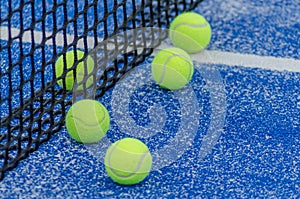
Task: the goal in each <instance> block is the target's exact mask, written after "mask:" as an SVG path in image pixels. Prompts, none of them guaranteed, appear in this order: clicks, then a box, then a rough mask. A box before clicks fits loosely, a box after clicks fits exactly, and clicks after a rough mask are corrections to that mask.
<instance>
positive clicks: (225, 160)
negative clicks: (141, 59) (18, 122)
mask: <svg viewBox="0 0 300 199" xmlns="http://www.w3.org/2000/svg"><path fill="white" fill-rule="evenodd" d="M299 9H300V5H299V2H297V1H293V2H288V1H264V3H261V2H256V1H252V2H249V1H246V0H239V1H229V0H227V1H204V2H203V3H202V4H200V5H199V7H198V10H199V12H200V13H201V14H203V15H204V16H205V17H206V18H207V19H208V21H209V22H210V23H211V25H212V28H213V38H212V42H211V44H210V45H209V47H208V49H213V50H223V51H229V52H239V53H249V54H256V55H268V56H275V57H288V58H296V59H300V55H299V54H300V53H299V31H300V22H299V17H300V16H299ZM24 48H26V46H24ZM1 53H2V52H1ZM151 60H152V58H151V57H150V58H149V59H148V60H147V61H146V62H145V64H144V65H143V66H140V68H143V67H147V66H149V63H150V62H151ZM195 64H196V66H197V67H203V66H201V65H199V64H198V63H195ZM2 67H5V62H1V69H2ZM204 67H205V68H206V71H207V72H208V73H214V72H215V71H217V72H218V73H219V74H220V77H221V80H222V82H223V84H222V86H224V89H225V92H224V94H225V96H226V104H223V105H224V106H226V117H225V122H224V125H223V131H222V132H221V134H220V137H218V140H217V143H216V145H214V146H213V148H212V150H211V151H210V152H209V153H208V155H207V156H205V157H204V158H199V148H200V147H201V146H202V145H203V139H204V138H205V136H206V134H207V131H208V129H209V127H210V124H211V123H212V120H213V119H214V118H211V114H212V112H213V106H212V100H211V98H210V97H211V93H210V91H209V88H208V87H207V85H208V82H207V81H206V80H205V78H203V76H202V75H201V70H200V69H197V70H196V72H195V75H194V77H193V79H192V81H191V83H190V87H191V88H192V89H193V91H194V94H195V97H196V101H197V104H198V108H199V109H198V113H197V114H195V113H193V112H190V114H189V115H188V116H186V117H189V118H191V119H194V120H195V121H198V122H199V126H198V128H197V129H196V132H195V133H196V134H195V136H194V137H193V139H192V142H191V143H189V144H188V147H187V150H186V151H184V153H183V154H182V156H180V157H179V158H178V159H176V160H175V161H174V162H172V163H171V164H170V165H167V166H164V167H163V168H160V169H156V170H154V171H152V172H151V173H150V175H149V176H148V177H147V179H146V180H145V181H144V182H143V183H142V184H139V185H136V186H131V187H123V186H119V185H116V184H114V183H113V182H112V181H111V180H110V179H109V177H108V176H107V174H106V173H105V170H104V166H103V164H102V160H101V158H100V157H101V153H103V151H102V152H101V151H100V152H99V151H98V153H99V154H100V155H99V156H97V153H91V151H90V150H89V148H88V147H87V146H84V145H81V144H78V143H76V142H74V141H73V140H71V138H70V137H69V136H68V134H67V132H66V129H65V128H63V129H62V130H61V131H60V132H59V133H56V134H55V135H54V136H53V137H52V138H51V140H50V141H48V142H47V143H45V144H43V145H42V146H40V148H39V150H38V151H35V152H34V153H32V154H31V155H30V156H29V157H28V158H27V159H25V160H23V161H21V162H20V164H19V165H18V167H17V168H15V169H14V170H12V171H9V172H7V173H6V177H5V178H4V180H3V181H2V182H1V183H0V197H1V198H29V197H32V198H101V197H102V198H143V197H144V198H196V197H199V198H200V197H201V198H214V197H215V198H299V195H300V187H299V184H300V180H299V175H300V166H299V164H300V163H299V160H300V155H299V154H300V74H299V73H293V72H278V71H272V70H264V69H252V68H251V69H250V68H244V67H241V66H235V67H229V66H224V65H206V66H204ZM299 67H300V66H299ZM136 77H137V78H135V79H141V77H138V76H136ZM120 84H121V83H120ZM120 84H118V85H117V86H119V85H120ZM126 85H127V86H129V87H128V88H130V82H127V84H126ZM215 86H216V87H218V85H215ZM115 89H116V88H115ZM132 89H134V88H132ZM113 92H114V89H111V90H109V91H108V92H107V93H106V94H105V95H104V96H103V97H102V98H101V99H99V100H100V101H101V102H103V103H104V104H105V105H106V106H107V108H108V110H109V112H110V113H111V115H113V111H114V107H113V106H112V104H111V101H112V99H113V96H114V93H113ZM179 95H180V93H179ZM16 103H17V102H16ZM157 104H159V105H160V106H161V107H162V108H163V110H165V111H166V114H165V117H166V123H165V126H164V127H162V129H158V132H157V133H155V135H153V136H151V137H145V135H143V132H139V133H140V134H139V136H140V137H141V139H142V140H143V141H144V142H146V143H147V145H148V146H149V148H150V151H151V152H153V153H155V151H158V150H159V149H160V148H162V147H163V146H165V145H171V144H170V143H168V140H170V139H172V138H174V137H176V133H178V132H177V131H178V129H180V125H179V124H180V122H182V121H183V120H182V116H183V115H182V114H183V111H182V109H181V108H182V106H185V105H184V104H182V103H180V101H179V100H178V99H177V98H176V95H175V93H172V92H166V91H164V90H162V89H160V88H158V87H157V86H156V85H154V84H153V83H152V82H151V81H150V82H147V83H146V84H143V85H142V84H141V86H140V87H138V89H136V90H135V91H134V92H133V94H132V95H131V96H130V99H129V104H128V106H129V107H130V111H129V115H130V116H131V117H132V119H133V120H134V121H135V122H136V125H142V126H146V125H147V124H149V123H151V120H150V117H151V114H153V113H152V112H151V107H153V106H154V105H157ZM156 108H157V107H156ZM157 110H160V109H157ZM161 114H162V115H163V113H161ZM158 115H159V114H158ZM158 115H155V114H154V116H158ZM117 119H118V118H112V124H111V129H110V131H109V132H108V138H109V139H110V140H111V141H115V140H118V139H119V138H121V137H124V136H127V135H126V134H125V133H124V132H122V130H121V128H120V127H119V125H120V121H118V120H117ZM128 122H130V121H129V120H128ZM188 128H190V127H188ZM135 133H136V132H135ZM191 133H192V129H191ZM186 139H187V138H185V137H182V138H180V139H179V143H180V141H185V140H186ZM178 147H180V145H179V146H178ZM98 158H100V159H98ZM155 164H157V163H155Z"/></svg>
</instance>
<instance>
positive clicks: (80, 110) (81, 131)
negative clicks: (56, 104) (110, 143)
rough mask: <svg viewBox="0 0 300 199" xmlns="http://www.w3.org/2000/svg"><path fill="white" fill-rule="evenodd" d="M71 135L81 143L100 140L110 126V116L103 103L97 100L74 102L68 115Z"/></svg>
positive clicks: (68, 128) (67, 122)
mask: <svg viewBox="0 0 300 199" xmlns="http://www.w3.org/2000/svg"><path fill="white" fill-rule="evenodd" d="M66 127H67V130H68V133H69V134H70V136H71V137H72V138H73V139H74V140H76V141H78V142H81V143H95V142H98V141H99V140H100V139H101V138H102V137H103V136H104V135H105V134H106V132H107V131H108V129H109V127H110V116H109V113H108V111H107V109H106V108H105V107H104V105H103V104H101V103H100V102H98V101H96V100H80V101H78V102H76V103H74V104H73V105H72V106H71V107H70V109H69V111H68V113H67V115H66Z"/></svg>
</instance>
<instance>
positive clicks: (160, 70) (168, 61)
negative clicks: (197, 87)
mask: <svg viewBox="0 0 300 199" xmlns="http://www.w3.org/2000/svg"><path fill="white" fill-rule="evenodd" d="M193 74H194V65H193V61H192V59H191V57H190V56H189V54H187V53H186V52H185V51H184V50H182V49H179V48H173V47H172V48H166V49H163V50H161V51H159V52H158V53H157V54H156V56H155V57H154V59H153V61H152V77H153V79H154V80H155V81H156V83H157V84H159V85H160V86H161V87H162V88H165V89H169V90H178V89H181V88H183V87H184V86H185V85H186V84H187V83H188V82H189V81H190V80H191V79H192V76H193Z"/></svg>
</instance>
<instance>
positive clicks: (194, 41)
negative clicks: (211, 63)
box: [169, 12, 211, 53]
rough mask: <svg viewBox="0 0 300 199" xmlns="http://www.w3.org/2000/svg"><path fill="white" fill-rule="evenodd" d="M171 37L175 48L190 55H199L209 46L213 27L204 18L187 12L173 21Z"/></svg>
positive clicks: (170, 30)
mask: <svg viewBox="0 0 300 199" xmlns="http://www.w3.org/2000/svg"><path fill="white" fill-rule="evenodd" d="M169 37H170V39H171V41H172V43H173V45H174V46H176V47H178V48H181V49H183V50H185V51H186V52H188V53H197V52H199V51H201V50H202V49H204V48H205V47H206V46H207V45H208V44H209V42H210V39H211V27H210V24H209V23H208V22H207V21H206V19H205V18H204V17H203V16H201V15H199V14H197V13H195V12H185V13H183V14H181V15H178V16H177V17H175V19H174V20H173V21H172V23H171V25H170V29H169Z"/></svg>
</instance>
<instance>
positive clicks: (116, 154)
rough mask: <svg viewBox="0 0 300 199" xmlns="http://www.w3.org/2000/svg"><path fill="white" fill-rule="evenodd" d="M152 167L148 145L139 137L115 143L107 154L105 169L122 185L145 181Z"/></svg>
mask: <svg viewBox="0 0 300 199" xmlns="http://www.w3.org/2000/svg"><path fill="white" fill-rule="evenodd" d="M151 167H152V156H151V154H150V152H149V149H148V147H147V146H146V145H145V144H144V143H143V142H141V141H140V140H138V139H135V138H124V139H121V140H118V141H116V142H115V143H113V144H112V145H111V146H110V147H109V148H108V150H107V152H106V155H105V169H106V172H107V173H108V175H109V176H110V177H111V179H112V180H113V181H114V182H116V183H118V184H121V185H134V184H137V183H140V182H141V181H143V180H144V179H145V178H146V177H147V176H148V174H149V172H150V170H151Z"/></svg>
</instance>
